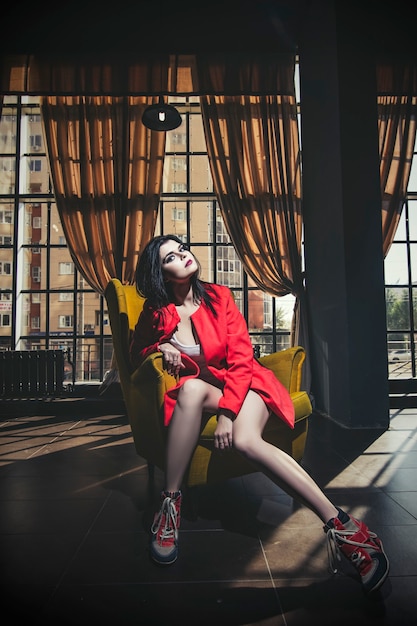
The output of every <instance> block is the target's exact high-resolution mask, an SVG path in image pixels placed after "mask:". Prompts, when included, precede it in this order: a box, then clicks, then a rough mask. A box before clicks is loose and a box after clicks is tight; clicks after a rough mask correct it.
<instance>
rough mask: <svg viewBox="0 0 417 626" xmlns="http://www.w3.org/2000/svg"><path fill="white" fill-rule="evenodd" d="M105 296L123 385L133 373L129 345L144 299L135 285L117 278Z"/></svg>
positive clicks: (111, 283) (108, 286) (105, 292)
mask: <svg viewBox="0 0 417 626" xmlns="http://www.w3.org/2000/svg"><path fill="white" fill-rule="evenodd" d="M104 296H105V298H106V302H107V309H108V313H109V320H110V326H111V331H112V336H113V347H114V354H115V357H116V362H117V367H118V369H119V374H120V382H121V383H122V385H123V380H125V379H126V377H128V376H130V373H131V371H132V366H131V364H130V360H129V345H130V340H131V336H132V332H133V329H134V327H135V325H136V322H137V321H138V317H139V314H140V313H141V311H142V308H143V304H144V299H143V298H141V296H140V295H139V294H138V292H137V290H136V286H135V285H123V284H122V283H121V281H120V280H118V279H117V278H112V279H111V280H110V281H109V283H108V284H107V286H106V289H105V291H104Z"/></svg>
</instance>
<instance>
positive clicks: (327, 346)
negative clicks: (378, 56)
mask: <svg viewBox="0 0 417 626" xmlns="http://www.w3.org/2000/svg"><path fill="white" fill-rule="evenodd" d="M343 4H345V3H343ZM305 6H306V7H307V8H306V9H305V11H304V12H303V15H302V24H301V30H300V34H299V41H300V47H299V52H300V88H301V133H302V134H301V137H302V150H303V207H304V218H305V266H306V284H307V300H308V307H309V324H310V348H311V354H310V358H311V370H312V393H313V394H314V396H315V401H316V407H317V408H318V409H319V410H321V411H323V412H324V413H325V414H327V415H328V416H329V417H330V418H331V419H332V420H334V421H335V422H337V423H338V424H340V425H342V426H345V427H349V428H386V427H388V424H389V393H388V363H387V350H386V312H385V297H384V273H383V253H382V244H381V195H380V184H379V155H378V135H377V108H376V84H375V63H374V58H373V54H372V50H371V49H368V39H367V32H366V21H365V22H364V21H362V20H361V19H358V15H357V14H352V11H350V12H349V4H347V5H346V6H345V7H341V6H338V3H337V2H330V1H322V2H316V1H314V0H313V2H308V3H306V5H305Z"/></svg>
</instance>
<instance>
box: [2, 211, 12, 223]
mask: <svg viewBox="0 0 417 626" xmlns="http://www.w3.org/2000/svg"><path fill="white" fill-rule="evenodd" d="M0 224H13V213H12V212H11V211H1V210H0Z"/></svg>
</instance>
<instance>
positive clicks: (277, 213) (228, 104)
mask: <svg viewBox="0 0 417 626" xmlns="http://www.w3.org/2000/svg"><path fill="white" fill-rule="evenodd" d="M200 99H201V106H202V114H203V123H204V130H205V136H206V141H207V149H208V155H209V162H210V167H211V172H212V176H213V184H214V188H215V191H216V194H217V197H218V200H219V204H220V207H221V211H222V215H223V219H224V222H225V225H226V228H227V230H228V233H229V235H230V237H231V239H232V241H233V244H234V246H235V248H236V250H237V252H238V254H239V257H240V259H241V261H242V263H243V264H244V267H245V269H246V271H247V273H248V274H249V276H250V277H251V278H252V280H253V281H254V282H255V284H257V285H258V286H259V287H260V288H261V289H262V290H264V291H266V292H268V293H270V294H272V295H274V296H283V295H286V294H288V293H293V294H294V295H295V296H296V297H297V298H303V294H304V287H303V275H302V270H301V239H302V214H301V169H300V149H299V142H298V126H297V111H296V104H295V96H238V97H234V96H201V98H200Z"/></svg>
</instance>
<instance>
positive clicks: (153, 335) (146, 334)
mask: <svg viewBox="0 0 417 626" xmlns="http://www.w3.org/2000/svg"><path fill="white" fill-rule="evenodd" d="M158 327H159V324H158V315H157V313H156V312H155V311H153V310H152V309H151V308H150V307H146V306H145V307H144V308H143V310H142V312H141V314H140V315H139V319H138V321H137V323H136V326H135V329H134V331H133V337H132V341H131V343H130V361H131V363H132V366H133V367H134V368H136V367H138V366H139V365H140V364H141V363H142V362H143V361H144V360H145V359H146V357H147V356H149V355H150V354H152V353H153V352H157V351H158V345H159V343H160V338H161V335H162V332H161V331H160V330H159V329H158Z"/></svg>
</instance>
